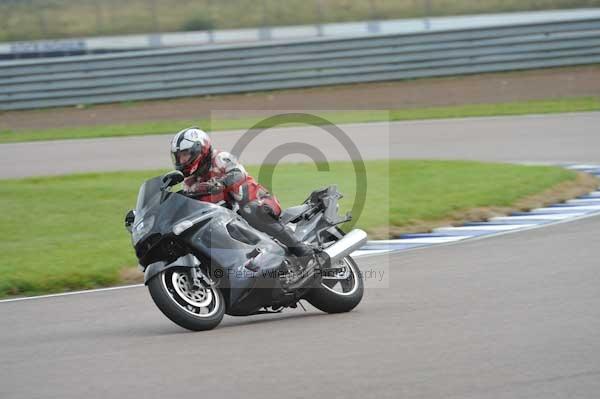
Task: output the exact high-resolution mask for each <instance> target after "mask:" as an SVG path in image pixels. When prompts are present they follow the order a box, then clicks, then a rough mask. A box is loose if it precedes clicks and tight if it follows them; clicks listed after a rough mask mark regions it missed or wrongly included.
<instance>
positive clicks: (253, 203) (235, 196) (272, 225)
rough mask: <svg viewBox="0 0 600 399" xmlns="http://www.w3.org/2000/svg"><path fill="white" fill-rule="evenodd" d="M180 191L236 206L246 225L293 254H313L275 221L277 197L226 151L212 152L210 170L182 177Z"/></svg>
mask: <svg viewBox="0 0 600 399" xmlns="http://www.w3.org/2000/svg"><path fill="white" fill-rule="evenodd" d="M215 188H217V189H215ZM183 190H184V191H185V192H186V193H188V195H192V196H194V197H195V198H197V199H199V200H201V201H208V202H213V203H221V204H226V205H228V206H229V207H230V208H234V206H233V205H235V204H237V205H238V206H239V210H238V213H239V214H240V215H241V216H242V217H243V218H244V219H246V221H247V222H248V224H250V225H251V226H252V227H254V228H256V229H258V230H261V231H264V232H265V233H267V234H269V235H271V236H273V237H275V238H276V239H278V240H279V241H280V242H282V243H283V244H284V245H286V246H287V247H288V248H289V249H290V250H291V252H292V253H293V254H294V255H296V256H300V257H307V256H310V255H312V253H313V250H312V248H311V247H310V246H308V245H306V244H304V243H303V242H301V241H299V240H298V239H297V238H296V237H295V235H294V233H293V232H292V231H291V230H290V229H289V228H288V227H286V226H285V225H284V224H283V223H282V222H281V221H280V220H279V215H280V214H281V206H280V204H279V201H278V200H277V198H275V196H273V195H271V194H270V193H269V191H268V190H267V189H266V188H264V187H263V186H261V185H260V184H259V183H258V182H256V181H255V180H254V178H253V177H252V176H250V175H249V174H248V173H247V172H246V169H245V168H244V167H243V166H242V165H241V164H240V163H239V162H238V161H237V159H236V158H235V157H234V156H233V155H231V154H230V153H228V152H225V151H219V150H216V149H213V150H212V153H211V164H210V168H209V169H208V170H207V171H206V172H204V173H203V174H192V175H191V176H189V177H188V178H186V179H185V180H184V182H183Z"/></svg>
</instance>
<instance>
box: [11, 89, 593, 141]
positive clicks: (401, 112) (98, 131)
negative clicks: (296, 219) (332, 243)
mask: <svg viewBox="0 0 600 399" xmlns="http://www.w3.org/2000/svg"><path fill="white" fill-rule="evenodd" d="M598 110H600V97H574V98H563V99H551V100H536V101H522V102H511V103H497V104H469V105H459V106H448V107H431V108H415V109H397V110H390V111H385V110H370V111H369V110H368V111H363V110H356V111H340V112H328V113H320V114H318V115H317V116H319V117H321V118H324V119H326V120H327V121H328V122H330V123H333V124H344V123H360V122H377V121H388V120H389V121H406V120H419V119H442V118H465V117H478V116H499V115H526V114H551V113H563V112H585V111H598ZM263 119H264V118H263V117H255V118H243V119H229V120H207V119H198V120H172V121H159V122H145V123H137V124H124V125H101V126H82V127H74V128H60V129H46V130H41V129H38V130H33V131H10V130H6V131H0V143H15V142H25V141H42V140H65V139H86V138H98V137H120V136H143V135H155V134H167V133H174V132H176V131H177V130H179V129H182V128H185V127H187V126H193V125H198V126H201V127H202V128H204V129H206V130H209V131H214V132H216V131H221V130H236V129H248V128H250V127H252V126H254V125H255V124H257V123H259V122H261V121H262V120H263ZM300 122H301V123H308V122H310V123H313V124H323V122H322V121H320V120H317V118H314V117H310V116H308V117H307V118H305V119H302V120H301V121H298V120H297V119H295V120H294V123H290V124H289V125H291V124H296V125H298V124H300ZM263 127H264V123H263Z"/></svg>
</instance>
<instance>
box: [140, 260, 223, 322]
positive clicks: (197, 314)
mask: <svg viewBox="0 0 600 399" xmlns="http://www.w3.org/2000/svg"><path fill="white" fill-rule="evenodd" d="M189 280H190V277H189V275H188V270H187V269H186V268H173V269H167V270H164V271H163V272H161V273H159V274H158V275H157V276H155V277H154V278H153V279H152V280H150V281H149V282H148V290H149V291H150V296H151V297H152V300H154V303H155V304H156V306H158V308H159V309H160V310H161V312H163V314H164V315H165V316H167V317H168V318H169V319H170V320H171V321H172V322H174V323H175V324H177V325H179V326H181V327H183V328H187V329H188V330H192V331H204V330H211V329H213V328H215V327H216V326H217V325H219V323H220V322H221V320H222V319H223V316H224V315H225V300H224V298H223V294H222V293H221V290H219V289H218V288H216V287H214V286H209V285H203V286H201V287H199V288H196V289H193V288H192V286H191V284H189Z"/></svg>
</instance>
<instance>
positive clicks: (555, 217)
mask: <svg viewBox="0 0 600 399" xmlns="http://www.w3.org/2000/svg"><path fill="white" fill-rule="evenodd" d="M582 215H585V213H583V212H578V213H552V214H549V215H543V214H541V215H540V214H536V215H522V216H498V217H493V218H491V219H490V222H510V221H513V220H514V221H519V220H563V219H569V218H575V217H578V216H582Z"/></svg>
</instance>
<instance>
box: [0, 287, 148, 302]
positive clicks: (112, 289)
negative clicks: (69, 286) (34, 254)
mask: <svg viewBox="0 0 600 399" xmlns="http://www.w3.org/2000/svg"><path fill="white" fill-rule="evenodd" d="M143 286H144V284H133V285H120V286H118V287H108V288H97V289H95V290H85V291H72V292H62V293H60V294H48V295H38V296H26V297H23V298H12V299H3V300H0V303H2V302H18V301H27V300H30V299H43V298H55V297H59V296H69V295H79V294H92V293H94V292H103V291H115V290H123V289H126V288H136V287H143Z"/></svg>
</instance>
